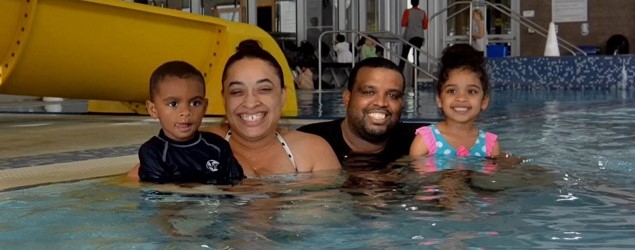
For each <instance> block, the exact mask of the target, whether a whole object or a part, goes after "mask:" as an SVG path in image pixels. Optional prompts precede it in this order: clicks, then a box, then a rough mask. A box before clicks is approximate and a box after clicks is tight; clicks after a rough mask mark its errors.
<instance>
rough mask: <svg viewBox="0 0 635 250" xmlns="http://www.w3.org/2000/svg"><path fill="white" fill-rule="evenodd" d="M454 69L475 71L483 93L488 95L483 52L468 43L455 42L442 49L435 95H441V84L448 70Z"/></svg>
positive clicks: (444, 80)
mask: <svg viewBox="0 0 635 250" xmlns="http://www.w3.org/2000/svg"><path fill="white" fill-rule="evenodd" d="M455 69H461V70H469V71H471V72H473V73H475V74H476V75H477V77H478V79H479V80H480V82H481V87H482V88H483V92H484V93H485V95H486V96H487V95H489V78H488V76H487V70H486V69H485V59H484V57H483V52H481V51H478V50H476V49H474V47H472V46H471V45H469V44H455V45H452V46H450V47H447V48H445V50H443V56H441V68H440V69H439V76H438V78H439V80H438V82H437V95H441V91H442V89H443V85H444V84H445V83H446V82H447V81H448V76H449V75H450V72H451V71H452V70H455Z"/></svg>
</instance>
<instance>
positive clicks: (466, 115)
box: [410, 44, 500, 158]
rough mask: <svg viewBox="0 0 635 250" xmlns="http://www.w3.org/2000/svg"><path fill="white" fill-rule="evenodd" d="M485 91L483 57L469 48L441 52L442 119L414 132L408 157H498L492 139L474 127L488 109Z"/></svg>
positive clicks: (460, 46)
mask: <svg viewBox="0 0 635 250" xmlns="http://www.w3.org/2000/svg"><path fill="white" fill-rule="evenodd" d="M488 90H489V82H488V77H487V72H486V71H485V67H484V60H483V53H480V52H478V51H477V50H475V49H474V48H473V47H472V46H470V45H469V44H457V45H453V46H451V47H448V48H447V49H445V51H444V52H443V56H442V57H441V69H440V71H439V81H438V85H437V98H436V99H437V106H438V107H439V108H440V109H441V110H442V111H443V114H444V116H445V119H444V120H443V121H441V122H439V123H437V124H435V125H430V126H426V127H421V128H419V129H417V131H416V132H415V133H416V134H417V135H416V137H415V139H414V141H413V142H412V144H411V145H410V157H411V158H416V157H419V156H421V155H442V156H456V157H466V156H474V157H491V156H497V155H499V154H500V148H499V145H498V141H497V140H496V135H494V134H492V133H488V132H484V131H482V130H479V129H478V128H477V127H476V126H475V125H474V121H475V120H476V118H477V117H478V115H479V114H480V113H481V110H485V109H486V108H487V106H488V105H489V93H488Z"/></svg>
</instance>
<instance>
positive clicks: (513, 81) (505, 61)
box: [487, 55, 635, 90]
mask: <svg viewBox="0 0 635 250" xmlns="http://www.w3.org/2000/svg"><path fill="white" fill-rule="evenodd" d="M487 67H488V72H489V74H490V81H491V84H492V87H493V88H494V89H556V90H580V89H597V90H601V89H634V88H635V55H618V56H561V57H504V58H490V59H488V61H487Z"/></svg>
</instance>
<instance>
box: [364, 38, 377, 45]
mask: <svg viewBox="0 0 635 250" xmlns="http://www.w3.org/2000/svg"><path fill="white" fill-rule="evenodd" d="M364 43H365V44H366V46H373V45H375V43H374V42H373V40H370V39H366V41H364Z"/></svg>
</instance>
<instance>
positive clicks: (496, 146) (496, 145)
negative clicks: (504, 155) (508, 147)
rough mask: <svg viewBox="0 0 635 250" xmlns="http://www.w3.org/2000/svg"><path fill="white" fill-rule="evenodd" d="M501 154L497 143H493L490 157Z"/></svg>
mask: <svg viewBox="0 0 635 250" xmlns="http://www.w3.org/2000/svg"><path fill="white" fill-rule="evenodd" d="M500 154H501V149H500V146H499V145H498V141H496V142H495V143H494V147H492V156H499V155H500Z"/></svg>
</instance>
